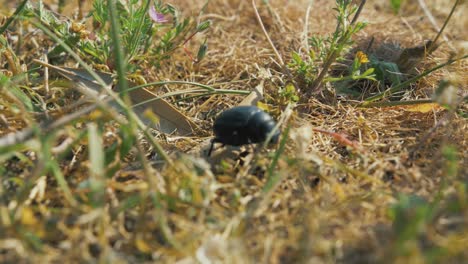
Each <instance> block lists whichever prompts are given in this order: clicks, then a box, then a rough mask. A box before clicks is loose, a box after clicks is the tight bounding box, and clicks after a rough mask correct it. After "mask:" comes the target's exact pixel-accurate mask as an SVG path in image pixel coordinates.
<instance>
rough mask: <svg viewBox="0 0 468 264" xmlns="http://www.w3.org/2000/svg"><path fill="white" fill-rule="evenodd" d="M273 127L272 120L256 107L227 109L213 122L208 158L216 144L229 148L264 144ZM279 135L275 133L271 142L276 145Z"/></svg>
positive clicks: (274, 123) (277, 132)
mask: <svg viewBox="0 0 468 264" xmlns="http://www.w3.org/2000/svg"><path fill="white" fill-rule="evenodd" d="M275 126H276V122H275V121H274V120H273V118H272V117H271V116H270V115H269V114H267V113H265V112H264V111H262V110H261V109H260V108H258V107H256V106H237V107H234V108H231V109H228V110H226V111H224V112H222V113H221V114H220V115H219V116H218V117H217V118H216V120H215V122H214V125H213V131H214V134H215V138H214V139H213V141H212V142H211V147H210V150H209V151H208V156H210V155H211V151H212V150H213V145H214V143H217V142H218V143H222V144H224V145H231V146H241V145H246V144H251V143H260V142H264V141H265V140H266V139H267V137H268V134H269V133H270V132H271V131H273V129H274V128H275ZM279 135H280V133H279V131H276V132H275V133H274V134H273V136H272V138H271V142H273V143H276V142H277V141H278V138H279Z"/></svg>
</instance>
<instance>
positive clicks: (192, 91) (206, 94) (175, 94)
mask: <svg viewBox="0 0 468 264" xmlns="http://www.w3.org/2000/svg"><path fill="white" fill-rule="evenodd" d="M188 93H203V94H197V95H194V96H192V97H190V98H195V97H201V96H209V95H214V94H242V95H244V94H245V95H247V94H250V93H251V91H240V90H225V89H215V90H213V91H208V92H206V90H203V89H190V90H183V91H175V92H170V93H166V94H163V95H161V96H158V97H154V98H151V99H148V100H146V101H143V102H140V103H138V104H135V105H133V107H137V106H140V105H144V104H146V103H149V102H152V101H156V100H160V99H163V98H167V97H171V96H177V95H183V94H188ZM190 98H184V99H183V100H187V99H190Z"/></svg>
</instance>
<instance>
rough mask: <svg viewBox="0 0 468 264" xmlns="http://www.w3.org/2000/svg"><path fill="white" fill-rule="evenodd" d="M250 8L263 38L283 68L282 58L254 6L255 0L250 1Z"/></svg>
mask: <svg viewBox="0 0 468 264" xmlns="http://www.w3.org/2000/svg"><path fill="white" fill-rule="evenodd" d="M252 6H253V9H254V11H255V16H256V17H257V21H258V23H259V24H260V27H261V28H262V31H263V34H265V37H266V38H267V41H268V43H269V44H270V46H271V48H272V49H273V52H274V53H275V55H276V57H277V58H278V61H279V62H280V65H281V66H282V67H284V66H285V65H284V61H283V58H282V57H281V55H280V53H279V52H278V50H277V49H276V47H275V44H273V41H271V38H270V36H269V35H268V32H267V31H266V29H265V26H264V25H263V21H262V18H261V17H260V14H259V13H258V9H257V6H256V4H255V0H252Z"/></svg>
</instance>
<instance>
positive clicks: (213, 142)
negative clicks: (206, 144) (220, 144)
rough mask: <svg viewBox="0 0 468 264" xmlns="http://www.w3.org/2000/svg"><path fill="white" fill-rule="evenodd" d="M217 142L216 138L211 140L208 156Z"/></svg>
mask: <svg viewBox="0 0 468 264" xmlns="http://www.w3.org/2000/svg"><path fill="white" fill-rule="evenodd" d="M215 142H216V139H215V138H213V139H212V140H211V146H210V150H208V155H207V156H208V157H209V156H211V151H213V147H214V144H215Z"/></svg>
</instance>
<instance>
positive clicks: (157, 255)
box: [0, 0, 468, 263]
mask: <svg viewBox="0 0 468 264" xmlns="http://www.w3.org/2000/svg"><path fill="white" fill-rule="evenodd" d="M172 2H173V3H174V5H175V6H177V7H182V8H183V9H182V12H183V13H186V14H192V13H197V12H198V10H200V8H201V7H202V6H203V3H202V2H203V1H194V0H193V1H182V0H181V1H172ZM257 2H259V3H257V4H258V6H259V9H260V13H261V15H262V18H263V19H264V23H265V26H266V29H267V30H268V32H269V34H270V36H271V38H272V40H273V42H274V44H275V46H276V47H277V48H278V50H279V51H280V53H281V54H282V55H283V56H284V59H285V61H288V59H289V56H290V54H291V52H292V51H297V50H300V49H303V48H304V47H303V46H302V45H303V42H302V39H301V34H302V32H303V25H304V17H305V10H306V6H307V1H280V0H276V1H271V6H272V11H273V13H269V12H268V11H267V9H266V8H265V6H263V5H261V4H260V2H261V1H257ZM332 2H333V1H324V0H317V1H314V5H313V7H314V8H313V12H312V13H311V17H310V21H309V25H310V28H309V34H324V33H327V32H331V31H332V30H333V29H334V27H335V21H334V18H333V11H332V10H331V7H332V6H333V3H332ZM387 2H388V1H369V3H368V4H367V5H366V8H365V9H364V12H363V14H362V17H361V19H363V20H367V21H369V22H370V24H369V26H368V27H367V28H366V29H365V30H364V31H363V32H362V33H360V34H359V35H358V36H357V39H356V40H357V42H358V43H362V44H360V47H361V48H365V47H366V45H367V44H368V42H369V40H370V37H372V36H374V37H375V40H376V41H375V43H374V46H373V47H374V49H375V50H376V51H378V50H379V48H380V47H382V45H383V44H384V43H387V44H388V43H393V44H398V45H401V46H403V47H410V46H415V45H420V44H421V43H422V42H423V41H424V40H426V39H430V38H432V37H433V36H434V34H435V30H434V29H433V28H432V27H431V26H430V24H429V23H428V22H427V18H426V17H425V16H424V13H423V12H422V11H421V10H420V9H419V8H418V6H417V4H415V5H413V4H408V6H406V7H405V9H404V10H403V13H402V16H401V17H398V16H395V15H392V14H391V12H390V9H389V8H388V6H387V4H386V3H387ZM427 4H428V6H430V7H431V10H432V11H433V15H434V16H435V18H436V19H437V20H438V21H439V23H442V21H443V19H444V18H445V17H446V16H447V14H448V12H449V11H450V7H449V6H447V5H446V1H437V0H433V1H427ZM52 7H53V6H52ZM68 8H69V9H67V10H65V12H69V13H73V12H72V11H71V10H73V8H74V5H73V4H70V6H69V7H68ZM1 11H2V14H6V13H5V12H6V10H1ZM465 14H466V4H464V5H461V6H460V8H459V10H457V12H456V13H455V15H454V18H453V20H452V21H451V23H450V24H449V26H448V28H447V31H446V35H447V37H448V38H449V39H450V40H452V43H451V44H452V45H453V46H455V47H458V46H459V45H460V44H461V43H462V42H463V41H465V43H466V36H464V35H463V33H464V31H465V30H466V28H467V21H468V19H467V18H466V15H465ZM203 16H204V17H205V18H209V19H212V21H213V26H212V28H211V29H210V31H209V32H208V33H207V36H208V46H209V52H208V54H207V56H206V58H205V59H204V60H203V61H202V62H201V63H200V64H193V63H192V62H191V61H190V60H189V59H188V58H187V57H186V55H185V54H184V53H183V52H178V53H176V54H174V55H173V57H172V59H171V60H170V61H167V62H165V63H164V64H163V66H162V67H161V69H154V68H148V70H147V71H145V72H142V73H141V75H142V76H143V77H144V78H145V80H146V81H147V82H150V81H156V80H186V81H195V82H199V83H204V84H210V85H212V86H215V87H216V88H223V89H238V90H252V89H253V88H254V87H255V86H257V85H258V84H259V83H260V82H261V81H262V78H263V77H262V76H261V74H260V72H261V70H262V69H269V70H270V71H271V73H272V77H271V78H268V79H266V80H265V82H264V88H265V95H266V102H268V103H270V104H273V103H274V102H275V97H276V96H277V90H278V88H279V87H281V86H282V85H284V80H285V76H284V75H283V73H282V72H281V69H280V67H279V66H278V62H277V61H276V58H275V55H274V53H273V51H272V50H271V48H270V46H269V45H268V43H267V41H266V38H265V36H264V35H263V33H262V32H261V30H260V27H259V25H258V23H257V21H256V18H255V14H254V12H253V9H252V7H251V5H250V1H243V0H239V1H236V0H213V1H211V2H210V4H209V5H208V8H207V9H206V10H205V13H204V15H203ZM202 37H203V36H201V37H200V39H195V40H194V41H193V42H192V43H196V42H197V41H201V40H202V39H201V38H202ZM42 38H43V36H41V35H40V34H39V33H37V32H31V33H29V34H28V35H27V36H25V39H24V45H23V46H22V49H21V50H19V51H17V55H18V56H19V59H20V61H21V63H22V64H24V65H25V66H26V67H27V66H28V65H29V63H28V62H29V61H31V59H33V58H38V57H39V56H40V54H41V52H42V51H41V50H40V49H38V48H39V47H38V46H34V45H35V44H34V43H35V42H39V43H42ZM465 45H466V44H465ZM188 48H189V49H195V48H196V47H194V46H193V47H192V46H191V45H189V46H188ZM451 52H452V50H451V49H450V47H449V46H448V45H441V47H440V48H439V49H438V50H437V51H436V52H435V53H434V54H433V56H432V57H431V58H430V59H428V60H427V61H425V62H424V63H423V64H421V65H419V66H418V71H421V70H422V69H427V68H429V67H431V66H433V65H436V64H438V63H440V62H443V61H445V60H446V59H447V57H448V56H449V55H450V53H451ZM388 56H394V55H392V54H390V55H388ZM2 59H3V58H2ZM0 65H2V66H4V65H5V63H4V62H1V63H0ZM1 70H2V71H3V72H7V71H8V70H10V71H11V69H1ZM467 70H468V64H467V61H466V60H464V61H461V62H459V63H457V64H455V65H453V66H450V67H446V68H444V69H442V70H440V71H438V72H435V73H433V74H431V75H429V76H428V77H426V78H423V79H422V80H420V81H419V82H418V83H417V84H415V85H413V86H412V87H411V90H410V91H408V92H406V93H405V95H404V96H403V97H404V98H405V99H421V98H428V97H429V98H430V97H431V96H432V94H433V93H434V91H435V89H436V88H437V86H438V83H439V81H440V80H441V79H445V78H457V83H458V84H459V88H460V90H461V92H460V94H464V95H466V94H467V92H468V91H467V87H468V80H467V78H468V77H467V75H466V72H467ZM25 89H26V90H28V91H30V94H31V96H34V97H37V98H42V100H44V102H45V103H50V104H56V105H61V106H63V105H68V104H71V103H72V102H73V100H76V99H75V98H72V97H64V96H63V94H64V93H67V92H66V91H64V89H63V88H62V87H59V86H57V87H55V86H52V87H51V91H50V95H51V96H49V97H44V87H26V88H25ZM178 89H184V87H183V86H170V87H163V88H161V90H158V91H156V92H158V93H164V92H167V91H170V90H178ZM301 92H303V91H301ZM4 95H5V96H4ZM0 100H1V101H0V104H1V105H7V103H5V102H11V101H12V100H14V99H13V98H7V97H6V93H2V97H1V98H0ZM241 100H242V97H235V96H227V95H222V96H219V95H214V96H211V97H207V98H203V100H200V99H194V100H192V101H186V102H183V103H179V104H178V107H179V108H181V109H182V110H183V111H184V112H185V113H186V114H187V115H188V116H189V117H191V118H192V119H193V120H195V121H196V122H197V123H198V124H200V127H201V131H199V132H198V134H197V135H195V136H194V137H191V138H185V137H184V138H171V137H168V138H166V137H163V136H158V137H157V139H159V140H160V141H161V142H162V143H161V144H163V147H164V148H165V149H166V150H168V151H170V152H171V157H172V158H173V160H174V162H175V166H173V167H170V166H165V165H164V164H162V165H158V166H156V168H153V169H151V176H150V178H147V176H146V174H145V172H144V168H142V167H141V164H140V163H139V162H138V159H137V158H136V155H128V156H127V157H125V159H124V160H118V159H117V160H116V161H115V162H114V163H112V166H111V167H110V168H108V170H114V171H113V172H112V173H111V175H113V176H112V177H110V178H106V179H104V180H103V182H102V183H103V184H104V188H103V193H101V195H102V196H103V197H101V198H100V199H101V200H100V201H102V204H100V205H99V206H95V205H93V204H92V199H93V197H92V195H95V193H93V189H92V188H91V187H90V186H89V185H87V184H89V182H88V181H87V180H88V179H89V177H90V176H89V168H90V166H91V164H90V160H89V156H88V148H89V146H88V142H87V140H86V137H84V138H79V137H80V136H79V135H80V129H84V128H85V127H86V125H85V123H86V122H89V121H90V120H93V119H91V118H97V117H95V116H92V115H91V116H86V117H83V118H82V120H81V121H80V122H78V123H77V124H75V125H74V126H67V127H64V128H63V129H61V130H60V131H59V132H58V135H59V136H57V137H56V139H55V140H54V141H53V142H52V144H53V146H55V149H56V152H54V150H52V153H53V154H54V155H55V153H60V150H59V145H60V144H61V143H63V142H65V140H66V139H72V140H77V142H76V144H75V145H74V146H73V148H72V151H71V152H70V153H69V154H67V156H66V157H63V158H62V159H61V163H60V169H61V170H62V172H63V175H64V176H65V179H66V181H67V183H68V185H69V187H70V189H71V192H72V194H73V196H74V197H75V198H76V200H77V201H78V204H77V205H72V204H70V202H69V201H68V200H67V199H66V197H65V194H64V191H63V189H62V188H61V186H60V185H59V184H58V182H57V180H56V178H54V177H53V176H51V175H41V169H40V168H38V167H40V166H41V165H43V164H41V162H38V161H40V158H41V155H43V154H41V153H37V152H34V151H27V148H28V146H25V149H26V151H17V152H15V153H17V155H18V156H17V157H9V158H8V159H6V160H5V159H2V160H0V161H1V162H2V163H3V166H4V168H5V170H4V172H3V175H2V179H1V187H0V197H1V198H0V262H5V263H7V262H8V263H11V262H20V263H23V262H24V263H28V262H30V261H31V260H33V259H34V261H35V262H36V261H37V262H40V263H46V262H53V263H56V262H59V261H60V262H64V263H73V262H91V263H94V262H97V261H102V262H112V263H137V262H138V263H140V262H162V263H176V262H177V261H178V262H177V263H197V261H199V262H201V263H260V262H263V263H385V262H388V263H428V262H430V261H431V260H432V261H435V262H442V261H446V262H447V263H462V262H464V261H466V260H467V259H468V255H467V252H466V250H465V246H466V242H467V240H466V237H468V229H467V226H468V225H467V224H468V204H467V203H466V195H467V185H466V184H467V181H468V174H467V168H468V154H467V152H466V149H467V147H468V144H467V140H468V133H467V131H468V129H467V122H466V113H467V110H468V109H467V106H466V104H465V105H462V106H460V108H459V111H458V112H457V113H452V112H449V111H447V110H444V109H443V108H441V107H437V108H434V109H432V110H430V111H428V112H426V111H422V110H420V109H418V108H415V107H408V106H395V107H386V108H357V107H356V106H355V104H353V103H350V102H348V101H344V100H343V101H336V102H334V103H333V104H329V103H324V102H323V100H317V99H315V98H302V100H301V103H300V104H299V105H298V107H297V108H296V109H295V111H294V113H293V114H292V116H291V118H290V120H289V123H288V124H289V125H290V126H291V130H290V133H289V137H288V139H287V144H286V148H285V151H284V153H283V154H282V155H281V158H280V159H279V162H278V165H277V167H276V168H275V169H274V173H275V174H276V175H278V176H279V177H280V181H279V182H278V184H276V185H274V186H273V188H272V189H270V190H267V191H265V190H264V185H265V183H266V182H267V180H268V177H270V175H269V174H268V167H269V166H270V160H271V156H272V155H273V153H274V151H273V150H271V151H270V153H267V152H265V151H262V152H253V151H252V150H253V148H250V147H247V148H242V149H240V150H239V149H234V150H233V149H232V148H225V149H220V150H218V151H217V152H216V153H215V155H214V157H212V158H207V157H205V156H203V155H202V156H200V155H199V154H198V151H197V150H198V149H200V147H204V146H205V145H203V144H206V141H207V139H208V136H210V135H211V132H210V131H211V124H212V120H213V118H214V117H215V116H216V114H217V113H219V111H221V110H222V109H226V108H228V107H230V106H233V105H236V104H237V103H239V102H240V101H241ZM279 107H281V106H279ZM58 112H60V111H58ZM463 113H464V115H465V116H463V115H462V114H463ZM0 118H1V119H0V135H6V134H8V133H11V132H15V131H18V130H20V129H22V128H24V127H26V126H27V125H28V124H29V123H30V122H31V119H33V118H34V116H30V115H28V114H26V113H25V112H24V111H14V110H13V109H9V108H2V110H1V113H0ZM313 128H320V129H323V130H327V131H333V132H336V133H338V135H340V136H344V135H346V136H347V138H348V139H350V140H353V141H355V142H357V144H358V145H359V146H360V147H359V148H358V149H355V148H351V147H349V146H346V145H344V144H343V142H342V141H339V140H336V139H337V138H334V137H332V136H331V135H330V134H325V133H319V132H316V131H314V130H313ZM103 135H105V138H104V145H105V146H110V145H112V143H115V142H120V141H121V140H122V139H121V138H120V136H119V134H118V128H117V127H116V126H115V125H112V124H108V125H107V126H106V128H105V133H104V134H103ZM33 144H38V141H37V140H35V141H33ZM119 144H120V143H119ZM447 146H455V147H456V151H455V153H456V155H457V159H456V160H455V161H450V159H449V158H448V156H447V155H448V154H446V152H444V148H445V147H447ZM53 149H54V148H53ZM148 149H149V148H148ZM463 149H465V151H464V150H463ZM149 152H151V150H148V156H151V154H150V153H149ZM18 153H20V154H21V155H19V154H18ZM184 153H192V154H189V155H186V154H184ZM444 153H445V154H444ZM57 155H58V154H57ZM150 158H151V157H150ZM221 160H223V161H221ZM454 164H456V165H457V166H458V173H456V174H455V175H451V174H450V173H449V169H448V167H450V166H452V165H454ZM31 179H33V180H31ZM27 184H31V185H32V186H31V187H30V188H23V187H24V185H27ZM443 184H445V187H444V188H442V185H443ZM21 190H27V192H26V193H19V191H21ZM440 190H442V191H443V193H442V194H441V196H439V193H438V192H439V191H440ZM400 194H413V195H418V196H421V197H423V198H425V199H427V200H428V201H437V202H438V203H437V204H436V207H437V210H435V213H434V214H435V216H431V217H428V218H427V219H428V220H427V223H425V224H424V228H422V229H421V230H420V232H419V233H417V235H415V236H412V237H410V239H408V240H407V241H405V242H401V240H399V239H400V237H401V233H399V231H398V229H395V228H393V226H392V217H391V216H390V215H389V211H390V208H391V207H392V205H394V204H395V203H397V202H398V201H399V199H400V196H399V195H400ZM441 197H442V198H441ZM94 198H95V197H94ZM438 199H440V200H438ZM451 205H458V208H456V210H455V209H453V208H452V207H453V206H452V207H451ZM450 208H452V210H450ZM412 210H417V208H413V209H411V208H410V209H407V210H406V211H405V213H406V214H405V216H407V215H409V216H408V219H406V220H407V222H408V224H411V223H413V222H412V221H413V220H414V219H415V218H416V217H417V216H416V215H412V213H413V211H412ZM414 221H416V220H414ZM416 229H418V228H416ZM400 231H401V230H400ZM208 260H211V261H213V262H209V261H208ZM216 261H219V262H216Z"/></svg>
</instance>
